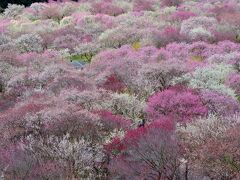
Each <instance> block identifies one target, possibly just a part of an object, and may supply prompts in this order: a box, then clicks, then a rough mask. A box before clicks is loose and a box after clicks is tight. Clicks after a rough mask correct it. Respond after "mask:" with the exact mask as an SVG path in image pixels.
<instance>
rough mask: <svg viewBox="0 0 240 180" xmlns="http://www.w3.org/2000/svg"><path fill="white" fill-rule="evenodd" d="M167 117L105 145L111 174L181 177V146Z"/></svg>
mask: <svg viewBox="0 0 240 180" xmlns="http://www.w3.org/2000/svg"><path fill="white" fill-rule="evenodd" d="M173 129H174V126H173V124H172V123H171V120H169V119H168V118H166V119H165V120H164V121H157V122H154V123H152V124H151V125H149V126H147V127H146V128H144V127H141V128H138V129H134V130H130V131H128V132H127V133H126V135H125V137H124V138H123V139H122V140H121V139H118V138H116V139H114V140H113V141H112V142H111V143H109V144H107V145H106V146H105V149H106V152H107V153H108V154H109V156H110V158H111V159H110V162H109V166H108V168H109V171H110V174H111V177H118V178H123V179H159V180H160V179H175V178H178V177H180V176H181V170H180V169H181V168H180V165H181V161H180V159H181V153H182V152H183V151H182V147H181V145H180V143H178V140H177V138H176V137H175V136H174V131H173Z"/></svg>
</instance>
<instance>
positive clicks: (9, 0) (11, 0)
mask: <svg viewBox="0 0 240 180" xmlns="http://www.w3.org/2000/svg"><path fill="white" fill-rule="evenodd" d="M46 1H47V0H1V1H0V6H1V7H2V8H6V7H7V5H8V4H20V5H25V6H29V5H31V4H32V3H35V2H46Z"/></svg>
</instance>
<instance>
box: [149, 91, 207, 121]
mask: <svg viewBox="0 0 240 180" xmlns="http://www.w3.org/2000/svg"><path fill="white" fill-rule="evenodd" d="M145 111H146V113H147V117H148V118H149V120H150V121H154V120H158V119H160V118H161V117H171V118H173V120H174V121H175V122H176V123H180V124H186V123H187V122H190V121H192V120H193V119H194V118H197V117H199V116H200V117H201V116H206V115H207V112H208V110H207V108H206V107H205V106H204V104H203V103H202V101H201V99H200V97H199V95H197V94H196V92H194V91H193V90H191V89H187V88H183V87H180V88H179V87H177V88H170V89H166V90H164V91H162V92H157V93H155V94H154V95H152V96H151V97H150V98H149V99H148V102H147V106H146V109H145Z"/></svg>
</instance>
